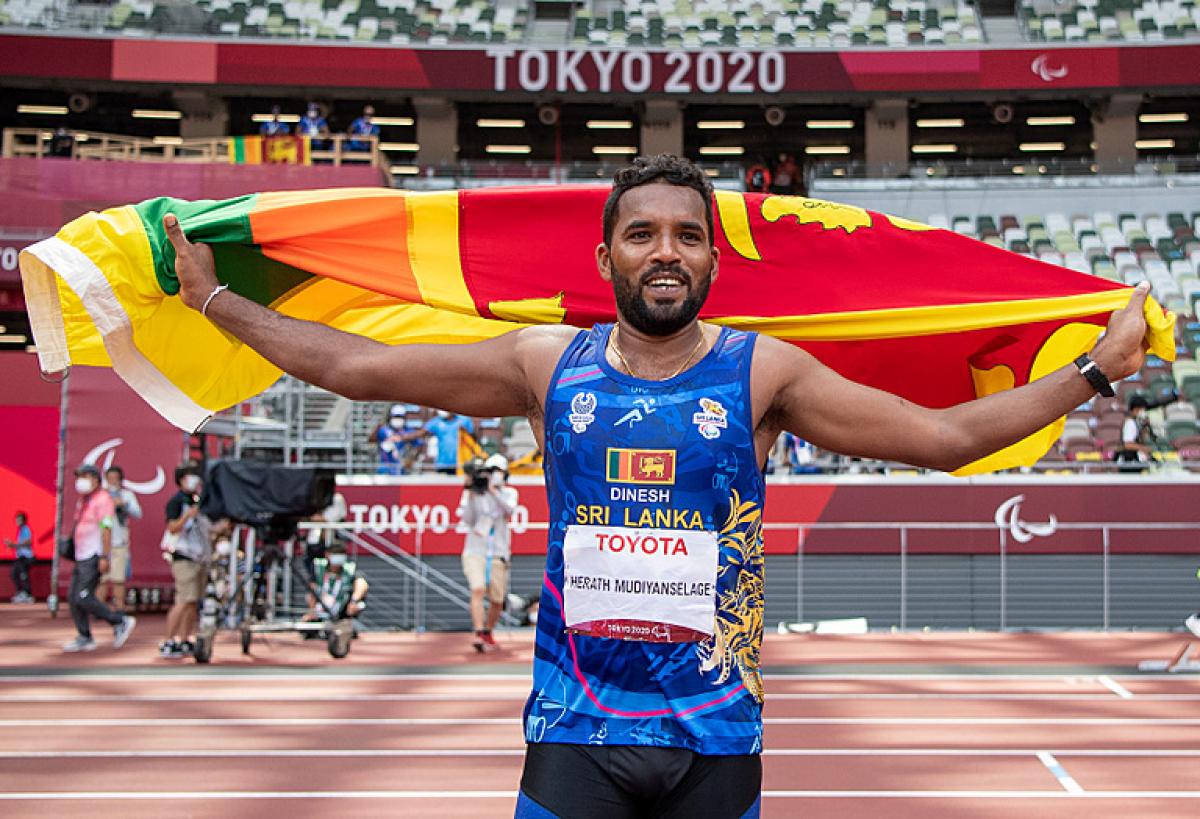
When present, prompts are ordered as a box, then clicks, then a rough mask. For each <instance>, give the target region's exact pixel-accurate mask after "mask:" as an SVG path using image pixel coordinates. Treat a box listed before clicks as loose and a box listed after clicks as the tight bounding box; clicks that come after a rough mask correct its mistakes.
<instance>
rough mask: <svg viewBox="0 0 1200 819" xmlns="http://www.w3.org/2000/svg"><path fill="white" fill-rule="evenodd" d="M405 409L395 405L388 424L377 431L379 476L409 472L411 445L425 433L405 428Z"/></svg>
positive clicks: (389, 414)
mask: <svg viewBox="0 0 1200 819" xmlns="http://www.w3.org/2000/svg"><path fill="white" fill-rule="evenodd" d="M404 416H405V408H404V405H403V404H393V405H392V408H391V410H390V411H389V412H388V420H387V423H386V424H380V425H379V428H378V429H377V430H375V440H376V441H377V442H378V444H379V474H380V475H403V474H404V473H405V472H407V471H408V470H407V467H408V461H409V460H411V459H410V458H409V457H407V456H408V451H409V443H410V442H411V441H414V440H416V439H418V438H420V437H422V436H423V435H424V434H425V433H424V432H423V431H421V430H406V429H405V428H404Z"/></svg>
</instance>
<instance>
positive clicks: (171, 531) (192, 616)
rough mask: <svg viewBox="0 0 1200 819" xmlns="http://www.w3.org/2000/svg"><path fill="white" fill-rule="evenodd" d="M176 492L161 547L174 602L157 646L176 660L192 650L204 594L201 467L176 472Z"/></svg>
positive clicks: (208, 550)
mask: <svg viewBox="0 0 1200 819" xmlns="http://www.w3.org/2000/svg"><path fill="white" fill-rule="evenodd" d="M175 485H176V486H177V487H178V488H179V491H178V492H176V493H175V494H174V495H172V496H171V498H170V500H168V501H167V509H166V516H167V531H166V533H165V534H164V535H163V548H164V549H165V551H166V556H167V559H168V560H170V561H171V575H172V577H173V578H174V580H175V602H174V603H173V604H172V605H171V609H170V611H168V612H167V624H166V638H165V639H164V640H163V642H162V643H161V644H160V645H159V647H158V653H159V655H160V656H162V657H167V658H171V659H174V658H178V657H184V656H187V655H188V654H191V653H192V652H193V651H194V650H195V642H194V640H193V639H192V638H193V636H194V635H195V631H196V616H197V611H196V606H197V604H198V603H199V601H200V598H201V596H202V595H203V594H204V587H205V584H206V581H207V574H208V560H209V556H210V554H211V547H210V545H209V531H210V528H211V524H210V522H209V520H208V518H206V517H204V515H202V514H200V492H201V490H202V489H203V488H204V484H203V481H202V480H201V478H200V465H199V464H197V463H195V462H188V463H186V464H183V465H182V466H180V467H177V468H176V469H175Z"/></svg>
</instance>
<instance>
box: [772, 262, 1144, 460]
mask: <svg viewBox="0 0 1200 819" xmlns="http://www.w3.org/2000/svg"><path fill="white" fill-rule="evenodd" d="M1148 292H1149V287H1148V286H1146V285H1142V286H1139V287H1138V288H1136V289H1135V290H1134V291H1133V295H1132V296H1131V297H1130V300H1129V304H1128V305H1126V306H1125V307H1124V308H1122V309H1120V310H1118V311H1116V312H1115V313H1113V315H1112V318H1111V319H1110V321H1109V324H1108V329H1107V331H1106V332H1105V334H1104V338H1102V339H1101V340H1100V342H1099V343H1098V344H1097V345H1096V347H1095V348H1094V349H1093V350H1092V353H1091V357H1092V359H1093V360H1094V361H1095V362H1096V364H1097V365H1098V366H1099V368H1100V370H1101V372H1103V373H1104V374H1105V375H1106V376H1108V378H1110V379H1111V380H1112V381H1113V383H1116V382H1117V381H1119V380H1120V379H1122V378H1125V377H1126V376H1128V375H1130V374H1132V373H1134V372H1136V371H1137V370H1138V369H1139V368H1140V367H1141V365H1142V362H1143V361H1144V358H1145V342H1144V337H1145V333H1146V321H1145V316H1144V314H1143V309H1144V305H1145V301H1146V294H1147V293H1148ZM763 347H764V348H765V349H764V352H767V355H766V356H764V359H765V361H764V364H765V366H764V368H763V376H764V377H763V384H764V387H765V388H766V389H771V388H772V387H773V388H774V389H773V391H772V392H771V393H770V394H768V395H766V396H765V397H764V399H763V403H764V404H765V405H766V406H768V409H767V410H766V413H765V414H764V417H763V423H762V424H761V425H760V426H761V430H760V432H761V434H760V440H759V449H760V450H761V449H762V445H763V442H764V441H766V442H767V445H768V446H769V442H770V441H772V440H774V436H775V435H777V434H778V432H779V431H780V430H787V431H789V432H794V433H796V434H797V435H800V436H802V437H803V438H805V439H806V440H809V441H811V442H812V443H814V444H816V445H817V446H820V447H822V448H823V449H829V450H832V451H834V452H841V453H843V454H846V455H855V456H859V457H864V458H879V459H883V460H891V461H901V462H903V463H909V464H913V465H916V466H924V467H931V468H934V469H941V470H945V471H952V470H954V469H958V468H959V467H962V466H965V465H967V464H969V463H971V462H973V461H976V460H978V459H980V458H982V457H984V456H986V455H990V454H991V453H993V452H996V451H998V450H1000V449H1003V448H1004V447H1006V446H1008V445H1010V444H1013V443H1016V442H1017V441H1019V440H1021V439H1022V438H1025V437H1026V436H1028V435H1031V434H1032V433H1033V432H1035V431H1037V430H1039V429H1041V428H1042V427H1044V426H1046V425H1047V424H1050V423H1051V422H1053V421H1054V420H1056V419H1058V418H1061V417H1062V416H1063V415H1066V414H1067V413H1068V412H1070V411H1071V410H1073V409H1075V408H1076V407H1078V406H1079V405H1080V404H1082V403H1083V402H1085V401H1087V400H1088V399H1089V398H1091V397H1092V396H1093V395H1094V394H1095V390H1094V389H1092V387H1091V386H1090V385H1089V384H1088V382H1087V380H1086V379H1085V378H1084V377H1083V376H1082V375H1081V374H1080V372H1079V370H1078V368H1076V367H1075V365H1074V364H1068V365H1067V366H1065V367H1062V368H1061V369H1058V370H1056V371H1054V372H1052V373H1050V374H1049V375H1046V376H1045V377H1043V378H1039V379H1038V380H1037V381H1034V382H1033V383H1031V384H1027V385H1025V386H1023V387H1019V388H1017V389H1012V390H1005V391H1004V392H1000V393H996V394H995V395H990V396H987V397H986V398H981V399H978V400H975V401H968V402H966V403H964V404H959V405H957V406H954V407H949V408H947V409H942V410H932V409H927V408H925V407H921V406H919V405H917V404H914V403H912V402H911V401H906V400H905V399H903V398H900V397H898V396H895V395H891V394H889V393H886V392H882V391H880V390H876V389H872V388H870V387H865V386H863V385H861V384H856V383H854V382H852V381H849V380H847V379H845V378H843V377H842V376H840V375H838V374H837V373H835V372H834V371H832V370H830V369H829V368H828V367H825V366H824V365H823V364H821V363H820V362H818V361H817V360H816V359H815V358H813V357H812V356H811V355H808V354H807V353H805V352H804V351H802V350H800V349H798V348H795V347H792V346H791V345H785V344H782V343H780V342H772V341H770V340H767V343H766V344H764V345H763Z"/></svg>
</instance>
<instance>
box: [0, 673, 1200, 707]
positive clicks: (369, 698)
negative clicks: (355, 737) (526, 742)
mask: <svg viewBox="0 0 1200 819" xmlns="http://www.w3.org/2000/svg"><path fill="white" fill-rule="evenodd" d="M1098 679H1103V678H1098ZM1113 685H1114V686H1117V688H1120V689H1121V690H1123V691H1126V693H1125V694H1124V695H1122V694H1119V693H1118V692H1117V691H1116V689H1113V693H1117V694H1118V696H1123V697H1124V698H1126V699H1132V698H1133V696H1134V695H1133V694H1132V693H1129V692H1128V690H1127V689H1125V688H1123V687H1122V686H1120V685H1119V684H1118V683H1115V682H1114V683H1113ZM528 697H529V690H528V689H527V688H524V687H523V688H521V689H520V690H519V691H513V692H509V693H504V692H497V691H494V690H493V691H489V692H478V693H476V692H470V693H458V694H336V693H328V694H322V693H320V692H312V691H275V692H263V693H254V692H242V691H222V692H220V693H216V692H208V693H204V694H95V695H89V694H7V695H4V694H0V704H3V703H39V702H44V703H60V702H62V703H71V702H84V703H87V702H134V703H137V702H146V703H152V702H153V703H159V702H214V700H215V701H217V702H462V701H464V700H466V699H469V700H471V701H473V702H474V701H493V702H512V701H518V702H523V701H524V700H526V699H527V698H528ZM767 699H769V700H772V701H774V700H793V701H804V702H809V701H813V702H821V701H824V700H830V701H840V700H875V701H922V700H938V701H942V700H951V701H952V700H959V701H966V702H987V701H989V700H998V701H1005V702H1044V701H1052V702H1099V701H1103V702H1107V701H1111V700H1112V696H1111V695H1110V694H936V693H930V694H916V693H893V694H845V693H828V694H820V693H813V694H797V693H786V694H773V693H771V692H770V691H768V692H767ZM1137 699H1138V701H1139V702H1197V701H1200V694H1139V695H1138V696H1137Z"/></svg>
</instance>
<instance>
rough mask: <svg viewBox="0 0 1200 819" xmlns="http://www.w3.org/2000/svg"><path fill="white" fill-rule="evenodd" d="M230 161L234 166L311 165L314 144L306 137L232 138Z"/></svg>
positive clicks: (230, 141)
mask: <svg viewBox="0 0 1200 819" xmlns="http://www.w3.org/2000/svg"><path fill="white" fill-rule="evenodd" d="M229 161H230V163H231V164H234V165H262V164H269V163H276V164H281V165H311V164H312V144H311V140H310V139H309V137H306V136H273V137H263V136H244V137H230V139H229Z"/></svg>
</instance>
